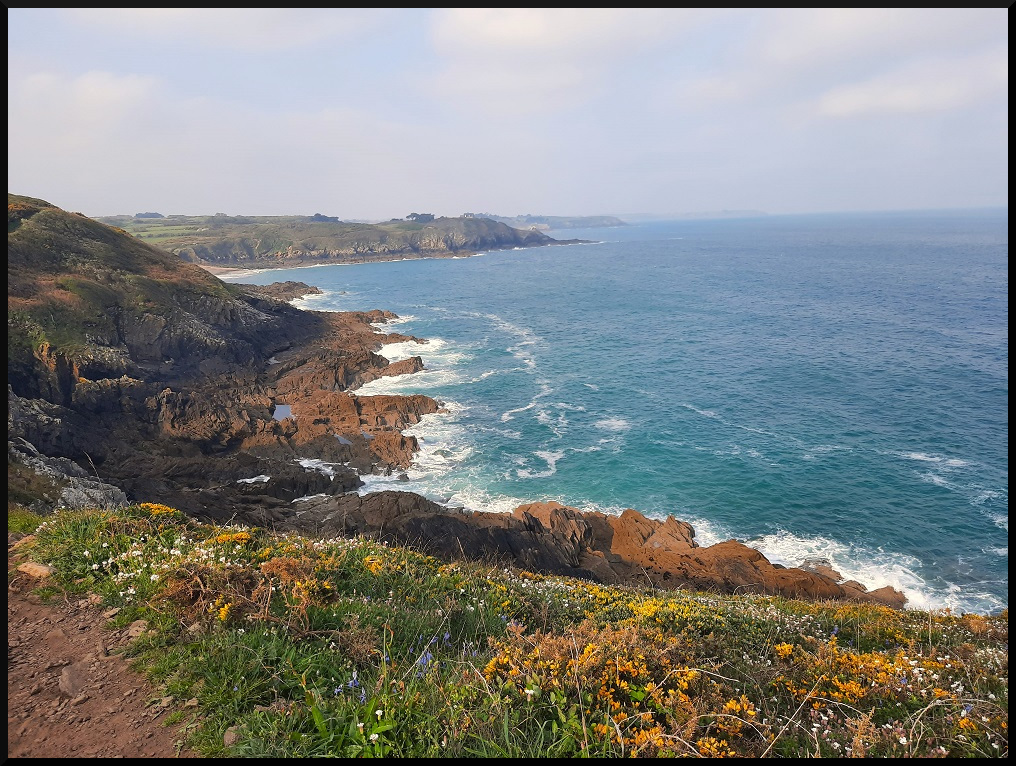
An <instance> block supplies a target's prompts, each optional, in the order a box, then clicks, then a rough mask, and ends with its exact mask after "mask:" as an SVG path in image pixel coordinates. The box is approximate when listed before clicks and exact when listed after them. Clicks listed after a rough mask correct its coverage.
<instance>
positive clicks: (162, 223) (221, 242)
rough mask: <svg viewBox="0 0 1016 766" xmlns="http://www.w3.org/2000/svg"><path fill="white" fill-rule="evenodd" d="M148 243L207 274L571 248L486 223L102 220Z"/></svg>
mask: <svg viewBox="0 0 1016 766" xmlns="http://www.w3.org/2000/svg"><path fill="white" fill-rule="evenodd" d="M98 220H99V221H100V222H102V223H106V224H109V225H112V226H117V227H120V228H123V229H124V230H125V231H127V232H129V233H130V234H132V235H134V236H135V237H137V238H139V239H141V240H142V241H145V242H148V243H151V244H153V245H157V246H158V247H160V248H162V249H164V250H168V251H170V252H172V253H175V254H177V255H179V256H180V257H181V258H183V259H184V260H186V261H189V262H192V263H198V264H202V265H208V266H219V267H233V268H235V267H244V268H251V267H256V268H271V267H278V266H306V265H311V264H316V263H332V262H334V263H360V262H364V261H383V260H396V259H402V258H435V257H452V256H456V255H467V254H473V253H477V252H481V251H485V250H504V249H510V248H515V247H542V246H546V245H557V244H565V243H564V242H562V241H561V240H557V239H553V238H551V237H548V236H547V235H545V234H541V233H540V232H536V231H520V230H519V229H516V228H512V227H511V226H508V225H506V224H504V223H501V222H498V221H492V220H489V219H486V218H473V217H459V218H446V217H442V218H434V217H433V216H418V215H417V216H415V217H414V219H413V220H400V219H397V220H392V221H388V222H386V223H375V224H371V223H353V222H343V221H339V220H336V219H334V218H332V217H330V216H323V215H320V214H315V215H313V216H260V217H259V216H226V215H215V216H178V215H173V216H168V217H164V218H154V219H153V218H148V217H145V218H139V217H138V216H133V217H128V216H114V217H108V218H100V219H98Z"/></svg>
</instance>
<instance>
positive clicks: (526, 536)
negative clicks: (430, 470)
mask: <svg viewBox="0 0 1016 766" xmlns="http://www.w3.org/2000/svg"><path fill="white" fill-rule="evenodd" d="M279 525H280V526H281V527H282V528H286V529H293V530H296V531H300V532H303V533H308V534H314V535H323V536H333V535H354V534H356V535H371V536H376V537H379V538H381V539H383V540H386V541H389V542H391V543H397V544H400V545H410V546H415V547H418V548H420V549H422V550H425V551H427V552H429V553H432V554H435V555H438V556H442V557H446V558H470V559H486V560H489V561H492V562H497V563H502V564H503V563H511V564H514V565H516V566H520V567H522V568H524V569H529V570H531V571H534V572H540V573H547V574H559V575H568V576H573V577H582V578H586V579H591V580H595V581H598V582H603V583H610V584H630V585H652V586H654V587H659V588H671V589H673V588H687V589H692V590H697V591H710V592H717V593H761V594H768V595H780V596H784V597H787V598H803V599H811V600H854V601H866V602H872V603H880V604H884V605H887V606H891V607H894V608H901V607H902V606H903V605H904V604H905V602H906V599H905V597H904V596H903V594H901V593H899V592H898V591H895V590H894V589H892V588H882V589H879V590H876V591H868V590H867V589H865V588H864V586H861V585H860V584H858V583H844V584H839V583H837V581H836V580H835V579H833V578H832V577H829V576H827V575H825V574H820V573H818V572H813V571H806V570H803V569H792V568H786V567H781V566H778V565H775V564H772V563H771V562H769V560H768V559H766V558H765V556H763V555H762V554H761V553H760V552H758V551H757V550H755V549H753V548H750V547H748V546H746V545H744V544H742V543H739V542H737V541H735V540H728V541H726V542H722V543H717V544H716V545H711V546H709V547H705V548H703V547H700V546H699V545H698V544H697V543H696V542H695V531H694V529H693V528H692V527H691V525H689V524H687V523H686V522H682V521H678V520H676V519H673V518H667V519H665V520H663V521H660V520H656V519H649V518H646V517H645V516H643V515H642V514H641V513H639V512H638V511H635V510H632V509H628V510H625V511H624V512H623V513H621V514H620V515H619V516H612V515H607V514H603V513H600V512H596V511H580V510H578V509H576V508H570V507H567V506H564V505H561V504H560V503H553V502H551V503H529V504H526V505H521V506H519V507H518V508H516V509H515V510H514V511H513V512H512V513H511V514H503V513H484V512H478V511H467V510H464V509H451V508H447V507H444V506H441V505H438V504H437V503H434V502H432V501H430V500H427V499H426V498H423V497H420V496H419V495H416V494H413V493H409V492H392V491H387V492H378V493H373V494H369V495H365V496H362V497H361V496H351V495H343V496H338V497H331V498H317V499H312V500H308V501H307V502H305V503H303V504H302V505H301V508H300V510H299V511H298V513H297V514H295V515H293V516H291V517H289V518H287V519H284V520H283V521H281V522H280V524H279Z"/></svg>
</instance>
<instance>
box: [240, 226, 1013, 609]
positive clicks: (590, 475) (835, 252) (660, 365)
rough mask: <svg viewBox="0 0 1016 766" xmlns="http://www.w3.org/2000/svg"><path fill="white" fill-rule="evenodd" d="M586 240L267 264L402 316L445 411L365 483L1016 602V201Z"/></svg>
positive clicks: (923, 595)
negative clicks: (1012, 222)
mask: <svg viewBox="0 0 1016 766" xmlns="http://www.w3.org/2000/svg"><path fill="white" fill-rule="evenodd" d="M552 236H555V237H557V238H560V239H571V238H575V237H578V238H583V239H588V240H593V242H591V243H590V244H580V245H563V246H555V247H546V248H535V249H524V250H511V251H497V252H489V253H484V254H481V255H479V256H473V257H464V258H454V259H424V260H406V261H397V262H390V263H373V264H360V265H352V266H322V267H313V268H305V269H287V270H271V271H263V272H247V273H244V274H239V275H233V276H231V277H230V278H231V279H232V280H234V281H243V282H248V283H257V284H267V283H270V282H275V281H282V280H288V279H294V280H300V281H304V282H307V283H309V284H313V285H316V286H317V287H319V288H321V289H322V290H323V291H324V293H323V294H322V295H316V296H308V297H307V298H305V299H301V300H299V301H297V302H296V305H298V306H300V307H302V308H308V309H316V310H366V309H374V308H381V309H389V310H391V311H394V312H396V313H397V314H399V316H400V320H399V322H398V323H396V324H394V325H391V324H389V325H388V326H387V329H389V330H398V331H399V332H403V333H407V334H412V335H416V336H419V337H424V338H428V339H429V343H427V344H425V345H419V344H415V343H402V344H396V345H394V346H388V347H386V348H385V350H384V355H385V356H387V357H388V358H390V359H392V360H395V359H399V358H404V357H406V356H410V355H415V354H418V355H420V356H422V357H423V360H424V363H425V365H426V370H425V371H424V372H421V373H418V374H416V375H411V376H403V377H400V378H389V379H382V380H379V381H375V382H373V383H371V384H368V386H366V387H365V388H364V389H361V391H360V393H361V394H370V393H380V392H397V393H425V394H428V395H430V396H432V397H435V398H437V399H439V400H441V401H443V402H445V403H446V406H447V409H448V412H447V413H446V414H438V415H429V416H427V417H426V418H425V419H424V421H423V422H422V423H421V424H419V425H418V426H416V427H415V428H414V429H412V430H411V431H410V433H413V434H415V435H416V436H418V437H419V439H420V441H421V446H422V450H421V452H420V453H419V456H418V460H417V462H416V465H415V466H414V467H413V469H412V470H410V471H409V477H410V481H409V482H405V481H399V480H398V478H397V477H395V476H391V477H377V476H375V477H365V479H366V481H367V485H366V486H365V488H364V490H363V491H373V490H377V489H382V488H393V489H404V490H413V491H416V492H420V493H422V494H424V495H427V496H428V497H431V498H433V499H437V500H439V501H441V502H445V503H447V504H449V505H453V506H467V507H470V508H475V509H479V510H496V511H510V510H511V509H512V508H514V507H515V506H516V505H518V504H520V503H522V502H528V501H533V500H543V499H552V500H559V501H561V502H563V503H566V504H568V505H573V506H576V507H579V508H584V509H598V510H602V511H606V512H609V513H617V512H620V511H621V510H623V509H624V508H636V509H638V510H640V511H642V512H643V513H645V514H646V515H648V516H651V517H658V518H663V517H665V516H667V515H673V516H676V517H677V518H680V519H683V520H686V521H688V522H690V523H691V524H692V525H693V526H694V527H695V529H696V533H697V539H698V541H699V542H700V544H703V545H708V544H711V543H714V542H718V541H721V540H726V539H729V538H737V539H739V540H742V541H744V542H746V543H747V544H749V545H751V546H753V547H756V548H758V549H759V550H761V551H762V552H763V553H764V554H765V555H766V556H767V557H768V558H769V559H770V560H772V561H774V562H778V563H782V564H787V565H792V566H793V565H798V564H800V563H801V562H802V561H803V560H804V559H807V558H825V559H828V560H829V561H830V563H831V564H832V565H833V567H834V568H836V569H837V570H839V571H840V572H841V573H842V574H843V575H844V576H846V577H849V578H853V579H857V580H859V581H861V582H863V583H864V584H865V585H867V586H868V587H869V588H875V587H879V586H882V585H893V586H895V587H897V588H899V589H901V590H903V591H904V592H905V593H906V594H907V596H908V598H909V603H910V606H912V607H915V608H925V609H927V608H932V609H940V608H951V609H954V610H958V611H976V612H990V611H996V610H999V609H1001V608H1003V607H1007V606H1008V599H1009V579H1008V552H1009V548H1008V546H1009V457H1008V447H1009V406H1008V394H1009V330H1008V317H1009V284H1008V282H1009V271H1008V254H1009V245H1008V210H1006V209H1003V210H982V211H934V212H908V213H878V214H872V213H867V214H860V213H856V214H854V213H852V214H838V215H807V216H803V215H802V216H767V217H759V218H750V219H737V220H734V219H722V220H682V221H661V222H652V223H640V224H635V225H631V226H628V227H624V228H610V229H589V230H568V231H562V232H552Z"/></svg>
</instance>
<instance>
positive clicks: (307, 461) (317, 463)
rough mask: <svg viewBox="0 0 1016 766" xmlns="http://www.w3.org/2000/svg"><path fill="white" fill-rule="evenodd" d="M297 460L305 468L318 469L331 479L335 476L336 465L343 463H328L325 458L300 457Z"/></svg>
mask: <svg viewBox="0 0 1016 766" xmlns="http://www.w3.org/2000/svg"><path fill="white" fill-rule="evenodd" d="M296 462H297V463H299V464H300V467H301V468H303V469H304V470H306V471H317V472H318V473H322V474H324V475H325V476H327V477H328V478H329V479H334V478H335V466H337V465H341V463H326V462H325V461H324V460H318V459H317V458H299V459H298V460H297V461H296Z"/></svg>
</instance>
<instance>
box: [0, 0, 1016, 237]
mask: <svg viewBox="0 0 1016 766" xmlns="http://www.w3.org/2000/svg"><path fill="white" fill-rule="evenodd" d="M1008 21H1009V20H1008V9H1006V8H972V9H934V8H927V9H871V8H869V9H840V10H833V9H811V10H796V9H755V10H745V9H721V10H694V9H692V10H682V9H664V8H660V9H634V10H626V9H610V8H607V9H561V8H557V9H542V8H523V9H510V8H489V9H478V8H473V9H467V8H445V9H423V8H398V9H377V10H374V9H337V10H311V9H295V10H284V9H264V10H262V9H249V8H247V9H241V10H230V9H206V10H198V9H83V10H72V9H26V8H20V9H19V8H9V9H8V11H7V24H8V26H7V58H8V75H7V128H8V130H7V154H8V171H7V185H8V191H10V192H13V193H16V194H26V195H28V196H33V197H41V198H42V199H45V200H47V201H49V202H51V203H53V204H55V205H58V206H59V207H62V208H64V209H67V210H72V211H78V212H82V213H85V214H86V215H90V216H101V215H114V214H121V213H127V214H133V213H137V212H148V211H154V212H160V213H163V214H173V213H181V214H195V215H197V214H211V213H219V212H222V213H228V214H246V215H286V214H305V215H310V214H313V213H323V214H326V215H335V216H339V217H340V218H345V219H366V220H383V219H389V218H393V217H403V216H405V215H407V214H409V213H411V212H429V213H435V214H437V215H460V214H461V213H463V212H489V213H495V214H498V215H517V214H523V213H533V214H542V215H595V214H616V215H621V216H622V217H623V216H624V215H625V214H634V213H652V214H670V213H689V212H700V211H718V210H742V209H751V210H762V211H765V212H768V213H774V214H778V213H808V212H820V211H853V210H909V209H926V208H969V207H993V206H1008V204H1009V192H1008V187H1009V175H1008V132H1009V106H1008V105H1009V102H1008V81H1009V34H1008Z"/></svg>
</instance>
